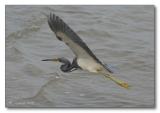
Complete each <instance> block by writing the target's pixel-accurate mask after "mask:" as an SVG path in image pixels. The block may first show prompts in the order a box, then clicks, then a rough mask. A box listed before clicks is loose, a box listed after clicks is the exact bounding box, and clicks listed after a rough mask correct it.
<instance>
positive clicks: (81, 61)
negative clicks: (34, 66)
mask: <svg viewBox="0 0 160 113" xmlns="http://www.w3.org/2000/svg"><path fill="white" fill-rule="evenodd" d="M47 18H48V25H49V27H50V29H51V31H53V32H54V34H55V35H56V37H57V39H58V40H60V41H62V42H64V43H65V44H66V45H67V46H68V47H69V48H70V49H71V50H72V52H73V53H74V54H75V57H74V58H73V61H72V62H70V61H69V60H68V59H67V58H64V57H60V58H52V59H44V60H42V61H53V62H60V63H62V65H61V66H60V69H61V71H63V72H65V73H68V72H72V71H75V70H77V69H81V70H87V71H88V72H92V73H96V74H101V75H104V76H105V77H106V78H109V79H110V80H112V81H113V82H115V83H116V84H118V85H119V86H121V87H123V88H126V89H129V87H130V85H129V84H128V83H127V82H124V81H122V80H120V79H118V78H116V77H115V76H113V72H112V70H111V69H110V68H108V66H106V65H104V64H103V63H102V62H101V61H100V60H99V59H98V58H97V57H96V56H95V54H94V53H93V52H92V51H91V49H89V47H88V46H87V45H86V43H85V42H84V41H83V40H82V39H81V38H80V37H79V36H78V35H77V34H76V33H75V32H74V31H73V30H72V29H71V27H69V26H68V25H67V24H66V23H65V22H64V21H63V20H62V19H61V18H60V17H59V16H57V15H55V14H54V13H50V14H49V15H48V16H47Z"/></svg>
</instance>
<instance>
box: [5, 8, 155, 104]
mask: <svg viewBox="0 0 160 113" xmlns="http://www.w3.org/2000/svg"><path fill="white" fill-rule="evenodd" d="M50 12H53V13H55V14H56V15H58V16H60V17H61V18H62V19H63V20H64V21H65V22H66V23H67V24H68V25H69V26H70V27H71V28H73V29H74V31H75V32H76V33H77V34H78V35H79V36H80V37H81V38H82V39H83V40H84V41H85V42H86V43H87V45H88V46H89V47H90V48H91V50H92V51H93V52H94V53H95V55H96V56H97V57H98V58H99V59H100V60H101V61H103V62H105V63H108V64H111V65H112V66H113V67H115V69H116V73H115V76H117V77H118V78H120V79H122V80H125V81H127V82H128V83H129V84H130V85H131V86H132V87H131V88H130V89H129V90H126V89H123V88H121V87H119V86H117V85H116V84H115V83H113V82H112V81H110V80H107V79H105V78H104V77H103V76H102V75H96V74H93V73H88V72H86V71H81V70H78V71H74V72H72V73H63V72H61V71H60V69H59V67H60V64H57V63H55V64H54V63H51V62H42V61H41V60H42V59H45V58H54V57H62V56H65V57H67V58H70V60H71V59H72V58H73V57H74V55H73V53H72V52H71V50H70V49H69V48H68V47H67V46H66V45H65V44H63V43H62V42H60V41H59V40H57V38H56V37H55V35H54V33H53V32H52V31H51V30H50V28H49V26H48V24H47V18H46V16H45V15H47V14H49V13H50ZM5 30H6V106H7V107H154V104H155V102H154V99H155V97H154V90H155V86H154V84H155V81H154V6H6V29H5Z"/></svg>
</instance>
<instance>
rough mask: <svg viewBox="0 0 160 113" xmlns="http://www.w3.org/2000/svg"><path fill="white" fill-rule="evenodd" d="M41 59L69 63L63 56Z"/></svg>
mask: <svg viewBox="0 0 160 113" xmlns="http://www.w3.org/2000/svg"><path fill="white" fill-rule="evenodd" d="M42 61H52V62H61V63H64V64H66V63H69V64H70V62H69V60H67V59H66V58H63V57H62V58H53V59H44V60H42Z"/></svg>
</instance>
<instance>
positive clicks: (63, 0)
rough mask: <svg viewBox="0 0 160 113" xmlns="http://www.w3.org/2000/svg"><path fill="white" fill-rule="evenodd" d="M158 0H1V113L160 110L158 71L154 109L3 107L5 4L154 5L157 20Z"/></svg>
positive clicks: (159, 47) (117, 112) (113, 112)
mask: <svg viewBox="0 0 160 113" xmlns="http://www.w3.org/2000/svg"><path fill="white" fill-rule="evenodd" d="M159 2H160V0H2V1H0V16H1V17H0V53H1V55H0V63H1V67H0V76H1V78H0V87H1V88H0V91H1V93H0V111H1V112H2V113H8V112H13V113H18V112H20V113H21V112H27V113H28V112H30V113H34V112H35V111H37V112H39V113H42V112H54V111H56V112H60V113H62V112H71V113H75V112H87V113H93V112H105V113H106V112H112V113H119V112H120V111H123V112H128V111H129V112H137V113H141V112H145V113H150V112H151V113H152V112H160V109H159V105H158V103H159V98H158V94H159V90H158V87H159V84H158V82H160V81H159V77H158V76H159V72H157V74H156V76H157V77H156V78H157V79H158V80H157V81H156V83H157V90H158V91H157V94H156V95H157V97H156V99H157V101H156V108H155V109H62V110H61V109H7V108H5V81H4V80H5V71H4V70H5V5H60V4H61V5H64V4H68V5H73V4H75V5H89V4H92V5H97V4H102V5H144V4H145V5H155V7H156V12H157V13H156V14H157V19H156V20H157V21H158V20H159V8H160V3H159ZM158 26H159V23H158V22H157V35H156V37H157V40H156V41H157V44H156V45H157V50H158V51H157V71H158V70H159V67H158V64H159V63H160V62H159V61H158V56H159V50H160V44H159V39H158V32H160V31H159V30H158Z"/></svg>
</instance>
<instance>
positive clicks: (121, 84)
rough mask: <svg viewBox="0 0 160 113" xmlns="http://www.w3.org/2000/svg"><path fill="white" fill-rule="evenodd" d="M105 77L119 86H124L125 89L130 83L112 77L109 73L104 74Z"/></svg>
mask: <svg viewBox="0 0 160 113" xmlns="http://www.w3.org/2000/svg"><path fill="white" fill-rule="evenodd" d="M105 77H107V78H109V79H110V80H112V81H113V82H115V83H116V84H118V85H119V86H121V87H123V88H126V89H129V88H130V85H129V84H128V83H127V82H124V81H122V80H119V79H118V78H116V77H114V76H113V75H111V74H107V75H106V74H105Z"/></svg>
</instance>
